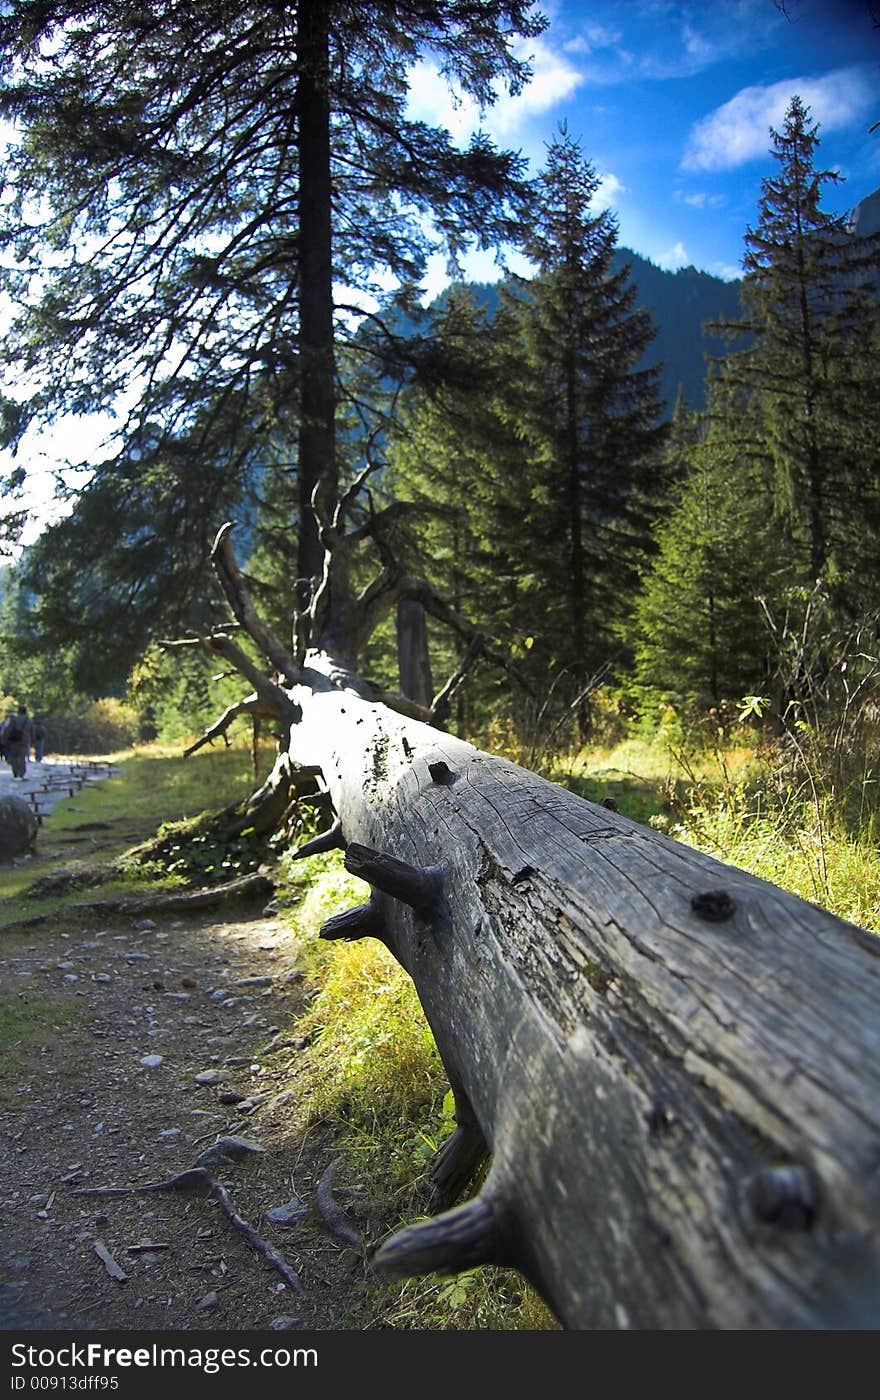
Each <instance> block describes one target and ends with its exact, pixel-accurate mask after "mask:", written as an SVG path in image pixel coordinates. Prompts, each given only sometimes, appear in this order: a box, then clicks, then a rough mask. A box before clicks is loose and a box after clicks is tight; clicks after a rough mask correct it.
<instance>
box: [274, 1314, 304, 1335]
mask: <svg viewBox="0 0 880 1400" xmlns="http://www.w3.org/2000/svg"><path fill="white" fill-rule="evenodd" d="M299 1322H300V1320H299V1318H298V1317H289V1316H284V1317H273V1319H272V1321H271V1322H270V1323H269V1330H270V1331H272V1332H287V1331H289V1330H290V1328H292V1327H299Z"/></svg>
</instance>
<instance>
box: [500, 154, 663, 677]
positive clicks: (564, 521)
mask: <svg viewBox="0 0 880 1400" xmlns="http://www.w3.org/2000/svg"><path fill="white" fill-rule="evenodd" d="M598 188H599V178H598V176H597V175H596V172H595V170H594V168H593V166H592V165H591V164H590V162H589V161H588V160H587V159H586V158H585V157H584V155H583V154H582V151H581V149H580V146H579V144H578V143H577V142H576V141H575V140H573V139H572V138H571V137H570V135H569V134H568V132H567V130H566V129H565V128H564V127H563V128H562V129H561V130H560V132H559V133H558V135H557V136H556V137H555V139H554V140H553V142H552V144H551V145H550V147H549V150H548V158H547V163H546V167H545V169H544V170H543V172H542V173H541V175H540V178H539V180H538V191H537V214H536V216H535V218H534V219H533V222H532V224H531V226H530V229H529V233H528V235H527V238H526V240H525V244H524V247H525V251H526V252H527V254H528V255H529V256H530V257H531V259H532V260H533V261H534V262H535V264H536V265H537V275H536V276H535V277H534V279H533V280H532V281H531V282H529V283H528V285H527V286H520V287H519V288H518V289H517V292H516V294H515V295H511V294H510V293H508V295H507V298H506V310H505V319H503V320H502V321H501V323H500V325H501V327H502V329H503V332H504V333H503V334H501V333H499V335H498V340H499V345H500V352H501V353H503V354H506V356H507V365H506V368H507V377H508V380H509V383H510V392H509V395H508V396H507V397H506V399H505V400H504V401H502V403H501V404H500V412H501V417H502V421H503V422H505V423H506V424H507V426H508V429H509V430H513V431H515V433H516V434H517V436H518V438H519V439H520V443H521V447H520V451H521V455H522V458H523V460H524V462H525V463H526V468H525V469H526V475H527V481H528V483H529V492H530V498H529V500H528V503H527V506H526V515H525V520H524V524H525V525H526V529H525V530H524V532H523V561H522V570H523V572H524V573H529V574H533V575H535V576H537V578H538V579H540V599H538V598H536V599H535V604H536V611H535V617H536V624H537V620H538V619H540V623H539V624H538V625H536V631H537V632H538V633H539V634H540V639H541V645H540V647H539V653H540V661H541V664H542V665H543V666H545V667H546V666H547V665H548V664H549V665H553V666H557V667H560V666H561V667H566V668H567V669H568V670H569V671H570V672H571V674H572V677H573V683H574V684H575V685H582V684H583V682H584V680H585V679H586V677H587V676H588V674H589V673H590V672H591V671H592V670H593V669H594V668H595V667H596V666H597V664H599V663H601V662H603V661H604V660H606V659H607V657H608V656H609V653H610V652H611V651H612V650H613V649H614V648H615V635H616V629H617V628H618V627H619V625H620V622H621V619H622V618H623V617H624V616H625V615H626V613H627V612H628V610H629V608H630V607H631V605H632V601H633V593H634V589H635V584H636V580H637V578H638V576H639V571H640V568H641V567H642V565H643V562H644V558H645V551H646V548H647V546H648V540H649V528H650V524H651V521H652V519H653V515H654V512H655V510H656V508H657V504H658V501H659V499H660V496H661V482H660V480H659V462H660V455H659V447H660V444H661V441H662V437H663V433H664V429H663V427H662V426H661V423H660V420H661V406H660V403H659V399H658V387H657V384H658V375H659V370H658V369H656V368H652V369H647V368H643V367H642V366H641V361H642V356H643V355H644V352H645V350H646V349H647V347H648V345H649V344H650V342H651V339H652V338H653V334H654V332H653V329H652V326H651V323H650V318H649V315H648V314H647V313H646V312H644V311H638V310H634V308H633V303H634V300H635V295H636V291H635V287H634V286H633V285H632V284H631V283H630V281H629V275H628V269H627V268H626V267H624V268H622V269H620V270H618V271H615V269H614V254H615V250H616V246H617V225H616V222H615V220H614V218H613V216H612V215H611V213H610V212H608V211H607V210H606V211H602V212H600V213H594V212H593V211H592V208H591V206H592V204H593V201H594V199H595V196H596V193H597V191H598ZM535 659H536V661H537V660H538V654H536V658H535Z"/></svg>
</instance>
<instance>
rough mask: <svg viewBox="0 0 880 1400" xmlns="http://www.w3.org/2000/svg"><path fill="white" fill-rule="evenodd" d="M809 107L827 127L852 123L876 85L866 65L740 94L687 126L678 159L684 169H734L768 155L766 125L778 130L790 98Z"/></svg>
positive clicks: (870, 99) (865, 107)
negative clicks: (691, 125)
mask: <svg viewBox="0 0 880 1400" xmlns="http://www.w3.org/2000/svg"><path fill="white" fill-rule="evenodd" d="M795 94H797V95H798V96H799V97H800V98H801V99H802V101H803V102H804V103H805V104H806V105H807V106H808V107H809V108H810V115H811V118H812V120H813V121H817V122H818V123H819V125H820V127H821V128H822V129H823V130H826V131H836V130H839V129H840V128H841V127H847V126H850V125H851V124H852V123H853V122H855V121H857V120H858V119H859V117H860V116H862V115H863V114H864V113H865V112H867V111H869V110H871V108H872V104H873V103H874V101H875V92H874V85H873V83H872V82H871V79H870V77H869V75H868V73H867V71H866V70H865V69H864V68H859V67H851V68H837V69H835V70H834V71H833V72H830V73H824V74H822V75H821V76H818V77H806V78H790V79H789V78H786V79H785V80H784V81H782V82H779V83H771V84H770V85H769V86H767V87H761V86H755V87H747V88H742V89H741V91H740V92H738V93H737V94H736V96H735V97H732V98H731V99H730V101H729V102H725V103H724V105H723V106H722V107H717V108H716V109H715V111H714V112H710V113H709V114H708V116H705V117H703V118H702V119H701V120H700V121H698V122H697V123H696V125H695V126H694V127H692V129H691V133H690V137H689V138H688V144H687V149H686V150H685V153H684V157H683V159H682V167H683V168H684V169H685V170H734V169H735V168H736V167H737V166H739V165H745V164H746V163H747V162H748V161H750V160H756V159H759V158H762V157H764V156H766V154H767V152H768V150H769V148H770V135H769V131H770V127H771V126H772V127H773V128H774V129H775V130H777V131H778V130H779V129H780V128H781V126H782V124H783V122H784V119H785V113H786V111H787V109H788V106H789V103H790V102H791V99H792V97H793V96H794V95H795Z"/></svg>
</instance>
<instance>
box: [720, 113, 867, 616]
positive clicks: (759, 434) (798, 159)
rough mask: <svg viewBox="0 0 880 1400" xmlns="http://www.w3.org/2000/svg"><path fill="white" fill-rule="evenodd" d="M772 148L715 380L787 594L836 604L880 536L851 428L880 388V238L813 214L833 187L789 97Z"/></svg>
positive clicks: (814, 131) (863, 447)
mask: <svg viewBox="0 0 880 1400" xmlns="http://www.w3.org/2000/svg"><path fill="white" fill-rule="evenodd" d="M771 139H772V155H773V158H774V160H775V161H776V162H777V165H778V171H777V174H776V175H775V176H774V177H771V178H768V179H766V180H764V182H763V185H762V196H761V201H760V214H759V219H758V223H757V226H756V227H755V228H754V229H751V228H750V229H749V230H748V231H747V234H746V253H745V258H744V268H745V278H744V283H743V291H742V300H743V305H744V312H745V314H744V316H743V320H742V322H741V323H740V324H739V326H738V328H737V329H738V330H740V331H744V332H747V333H748V335H749V336H750V337H751V340H750V343H749V344H748V345H747V346H746V348H744V349H742V350H740V351H739V352H738V353H736V354H734V355H732V356H729V357H728V358H727V360H726V361H725V362H724V365H723V369H722V373H723V374H724V376H725V377H726V378H727V380H728V382H730V383H731V384H735V385H738V386H740V387H741V388H742V389H744V390H745V391H746V394H747V404H748V407H747V421H748V422H749V423H750V424H751V425H752V426H753V429H754V432H753V450H754V451H755V452H757V453H758V454H759V455H764V454H766V456H767V458H768V460H769V462H770V464H771V469H772V471H773V473H774V476H775V493H774V496H775V509H776V513H777V515H778V516H779V518H780V521H784V522H785V527H786V533H787V534H788V535H789V537H790V541H791V550H792V554H791V559H790V570H791V582H792V584H797V585H806V586H810V585H812V584H813V583H815V581H816V580H817V579H818V578H820V577H826V578H827V577H829V576H830V577H833V578H835V579H837V580H838V582H839V584H840V585H841V589H842V592H843V593H845V592H846V591H847V588H848V586H851V585H852V582H853V580H852V563H853V561H854V558H855V554H854V550H853V546H854V543H855V542H857V541H858V542H864V540H865V538H866V535H867V534H872V535H873V536H874V537H875V538H876V535H877V531H878V528H880V511H878V495H877V489H876V475H877V466H878V461H880V459H878V455H877V449H876V445H872V443H871V441H870V438H869V435H867V434H865V433H863V432H861V431H860V430H859V427H858V425H859V424H864V423H865V422H866V413H870V412H871V409H870V405H871V403H872V401H876V397H877V390H878V388H880V381H878V362H877V357H876V328H877V321H878V311H880V308H878V303H877V297H876V290H875V288H876V282H875V280H874V270H875V269H876V268H877V266H878V264H880V239H878V238H877V237H874V238H871V239H857V238H855V237H854V235H853V234H852V233H851V232H850V231H849V229H848V227H847V223H846V220H845V219H844V218H841V217H838V216H834V215H831V214H828V213H827V212H826V211H825V210H823V209H822V207H821V199H822V192H823V188H824V186H825V185H826V184H828V183H829V182H833V181H836V180H837V179H838V178H839V177H838V176H836V175H834V174H833V173H832V172H830V171H826V170H821V169H817V168H816V164H815V158H816V152H817V147H818V143H819V137H818V126H817V125H815V124H813V123H811V121H810V115H809V109H808V108H807V107H805V106H804V104H803V102H802V101H801V99H800V98H799V97H797V96H795V97H793V98H792V101H791V104H790V106H789V108H788V111H787V113H786V117H785V121H784V124H783V127H782V130H781V131H779V132H777V131H772V132H771ZM856 439H858V441H856ZM857 552H858V551H856V553H857Z"/></svg>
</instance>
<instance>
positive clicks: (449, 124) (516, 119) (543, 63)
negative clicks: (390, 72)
mask: <svg viewBox="0 0 880 1400" xmlns="http://www.w3.org/2000/svg"><path fill="white" fill-rule="evenodd" d="M520 56H521V57H523V58H528V59H529V60H530V62H531V67H532V78H531V81H530V82H529V83H528V84H527V86H526V87H525V88H524V89H523V91H522V92H520V93H517V95H516V96H515V97H511V96H510V95H509V94H508V93H505V92H500V93H499V94H498V96H497V99H496V101H495V103H494V105H493V106H492V107H490V108H489V109H488V110H487V112H486V113H485V116H484V117H483V118H482V121H481V114H480V111H479V108H478V107H477V104H476V103H475V102H474V101H473V100H472V99H471V98H469V97H466V96H462V95H461V94H458V95H456V94H454V93H452V92H450V90H449V88H448V87H447V85H446V80H445V79H444V78H443V77H442V75H441V73H440V70H439V68H438V67H437V66H436V64H433V63H429V62H425V61H422V62H419V63H417V64H415V65H414V66H413V67H412V68H411V69H410V73H409V80H410V91H409V98H408V101H407V116H408V117H409V118H410V119H411V120H413V121H425V122H430V123H431V124H435V125H438V126H444V127H446V129H447V130H448V131H449V133H450V134H451V135H452V137H453V138H454V139H455V140H456V141H458V142H459V143H460V144H464V143H466V141H467V140H468V138H469V137H470V136H471V134H472V133H473V132H474V131H476V130H477V128H478V127H479V126H481V125H482V126H483V127H484V128H485V129H486V130H487V131H488V132H489V133H490V134H491V135H492V136H495V137H496V138H499V139H504V140H508V139H510V137H511V136H512V135H513V134H514V133H516V132H517V131H518V130H519V128H520V127H522V126H523V125H524V124H525V123H526V122H527V121H528V120H529V119H530V118H531V117H535V116H541V115H542V114H543V113H544V112H548V111H550V110H551V109H552V108H553V107H556V106H557V105H558V104H559V103H561V102H563V101H564V100H565V99H566V98H567V97H570V96H571V94H572V93H573V92H574V91H575V89H576V88H577V87H579V86H580V84H581V83H582V82H583V81H584V79H583V76H582V74H581V73H580V72H579V71H578V69H577V68H575V66H574V65H573V64H572V63H571V62H570V61H569V60H568V59H567V58H566V57H565V56H564V55H563V54H560V53H557V52H556V51H555V50H553V49H552V48H550V46H549V45H548V44H545V43H543V42H542V41H541V40H540V39H535V40H532V41H531V43H530V44H529V46H528V49H524V50H523V52H522V54H521V55H520Z"/></svg>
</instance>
